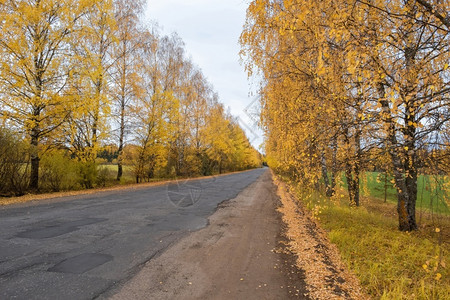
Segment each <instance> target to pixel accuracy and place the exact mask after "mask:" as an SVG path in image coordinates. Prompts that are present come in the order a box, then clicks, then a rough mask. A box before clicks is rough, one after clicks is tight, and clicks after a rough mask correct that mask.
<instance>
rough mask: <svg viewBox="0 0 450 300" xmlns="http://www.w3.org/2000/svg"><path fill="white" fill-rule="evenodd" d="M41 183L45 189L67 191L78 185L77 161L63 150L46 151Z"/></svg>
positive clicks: (41, 166)
mask: <svg viewBox="0 0 450 300" xmlns="http://www.w3.org/2000/svg"><path fill="white" fill-rule="evenodd" d="M40 173H41V176H40V177H41V178H40V184H41V188H42V190H43V191H52V192H59V191H67V190H73V189H75V187H76V185H77V183H78V182H77V174H76V163H75V162H74V161H73V160H72V159H70V157H68V156H67V155H65V154H64V153H63V152H62V151H52V152H49V153H46V154H45V155H44V156H43V157H42V158H41V164H40Z"/></svg>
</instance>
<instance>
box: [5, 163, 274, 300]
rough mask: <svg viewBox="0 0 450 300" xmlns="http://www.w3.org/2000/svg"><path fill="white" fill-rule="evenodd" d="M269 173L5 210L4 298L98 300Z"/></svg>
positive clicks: (13, 207)
mask: <svg viewBox="0 0 450 300" xmlns="http://www.w3.org/2000/svg"><path fill="white" fill-rule="evenodd" d="M266 170H267V169H256V170H252V171H248V172H243V173H237V174H231V175H225V176H219V177H213V178H208V179H202V180H193V181H186V182H178V183H174V184H169V185H163V186H156V187H149V188H143V189H136V190H121V191H114V192H103V193H98V194H94V195H92V194H91V195H85V196H75V197H68V198H60V199H56V200H47V201H45V202H43V203H40V204H28V205H18V206H17V205H16V206H6V207H2V208H0V228H1V230H0V299H95V298H99V297H102V296H104V295H107V294H111V291H113V290H114V289H115V288H117V287H119V286H121V285H123V284H124V283H125V282H127V281H128V280H130V279H131V278H133V277H134V275H135V274H136V273H137V272H138V271H140V270H141V268H142V266H143V265H144V264H145V263H146V262H147V261H149V260H150V259H152V258H153V257H155V256H157V255H159V254H161V253H163V252H164V250H165V249H166V248H167V247H168V246H170V245H171V244H173V243H174V242H175V241H177V240H179V239H180V238H181V237H184V236H186V235H188V234H189V233H190V232H191V231H196V230H199V229H201V228H203V227H205V226H207V225H208V217H209V216H210V215H211V214H213V213H214V212H215V210H216V208H217V206H218V204H219V203H221V202H223V201H225V200H229V199H233V198H235V197H236V196H237V195H238V194H239V193H240V192H241V191H242V190H244V189H245V188H246V187H247V186H248V185H250V184H251V183H253V182H255V181H256V179H258V178H259V177H260V176H261V175H262V174H263V173H264V172H265V171H266Z"/></svg>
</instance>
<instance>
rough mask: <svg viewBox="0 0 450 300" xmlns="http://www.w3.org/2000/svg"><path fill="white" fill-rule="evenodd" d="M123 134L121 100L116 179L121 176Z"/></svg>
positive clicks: (123, 120) (123, 109)
mask: <svg viewBox="0 0 450 300" xmlns="http://www.w3.org/2000/svg"><path fill="white" fill-rule="evenodd" d="M124 135H125V104H124V103H123V102H122V106H121V111H120V133H119V150H118V156H117V181H120V178H122V174H123V169H122V160H123V157H122V156H123V140H124Z"/></svg>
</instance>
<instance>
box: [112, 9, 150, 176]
mask: <svg viewBox="0 0 450 300" xmlns="http://www.w3.org/2000/svg"><path fill="white" fill-rule="evenodd" d="M114 4H115V19H116V22H117V33H116V38H117V43H116V44H115V48H114V51H113V60H114V67H113V68H114V70H113V72H112V74H113V75H112V78H113V81H114V82H113V87H112V90H113V99H114V104H115V105H114V110H115V112H116V113H117V114H116V115H117V116H118V125H119V128H118V131H119V132H118V143H119V145H118V147H119V150H118V155H119V156H118V159H117V180H120V178H121V177H122V174H123V167H122V165H123V148H124V145H125V140H126V132H127V129H128V131H129V130H130V128H129V127H130V120H129V118H130V107H131V104H132V102H133V100H135V99H136V92H135V86H134V82H136V80H137V78H138V77H139V74H138V72H139V70H138V63H137V61H138V59H137V54H138V50H139V47H142V46H143V45H142V44H144V43H145V40H143V38H144V33H142V32H143V30H142V29H141V28H139V26H140V23H139V16H140V15H141V14H142V11H143V7H144V4H145V1H132V2H131V3H130V2H129V1H124V0H116V1H115V2H114Z"/></svg>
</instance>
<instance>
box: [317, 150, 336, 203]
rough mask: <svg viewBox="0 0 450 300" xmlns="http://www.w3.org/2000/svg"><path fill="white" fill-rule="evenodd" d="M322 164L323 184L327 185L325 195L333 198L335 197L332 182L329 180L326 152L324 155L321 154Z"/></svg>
mask: <svg viewBox="0 0 450 300" xmlns="http://www.w3.org/2000/svg"><path fill="white" fill-rule="evenodd" d="M320 164H321V167H322V178H323V183H324V185H325V194H326V195H327V197H331V196H333V188H332V187H331V185H330V180H329V178H328V169H327V163H326V159H325V153H324V152H322V154H321V157H320Z"/></svg>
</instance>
